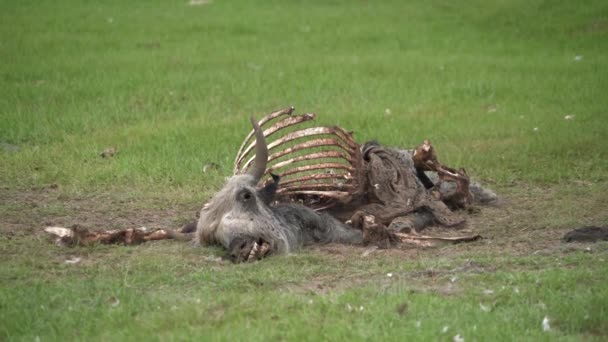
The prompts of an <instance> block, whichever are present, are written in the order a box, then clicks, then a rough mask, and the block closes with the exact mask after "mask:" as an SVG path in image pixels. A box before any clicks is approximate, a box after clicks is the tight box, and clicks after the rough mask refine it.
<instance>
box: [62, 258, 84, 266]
mask: <svg viewBox="0 0 608 342" xmlns="http://www.w3.org/2000/svg"><path fill="white" fill-rule="evenodd" d="M81 260H82V258H79V257H73V258H71V259H68V260H66V261H65V263H66V264H71V265H74V264H77V263H79V262H80V261H81Z"/></svg>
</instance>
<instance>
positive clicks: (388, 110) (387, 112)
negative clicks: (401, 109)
mask: <svg viewBox="0 0 608 342" xmlns="http://www.w3.org/2000/svg"><path fill="white" fill-rule="evenodd" d="M392 113H393V112H391V109H390V108H386V109H385V110H384V115H391V114H392Z"/></svg>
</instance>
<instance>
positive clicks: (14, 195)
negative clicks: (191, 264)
mask: <svg viewBox="0 0 608 342" xmlns="http://www.w3.org/2000/svg"><path fill="white" fill-rule="evenodd" d="M0 198H2V202H1V203H0V213H1V214H2V215H1V219H0V234H6V235H8V236H23V235H29V234H33V233H41V232H42V229H43V228H44V227H45V226H63V227H70V226H72V225H75V224H78V225H80V226H82V227H86V228H88V229H91V230H101V229H120V228H136V227H142V226H145V227H147V228H152V229H155V228H180V227H181V226H182V225H183V224H185V223H187V222H189V221H191V220H192V219H194V217H195V215H196V211H197V210H199V209H200V208H198V209H197V208H195V207H194V206H192V205H186V204H184V205H180V204H175V203H173V202H171V201H167V202H166V204H163V203H158V201H162V199H154V200H152V201H156V203H154V204H153V205H150V202H151V200H146V201H145V202H144V201H139V200H137V199H134V198H129V197H125V196H120V195H117V194H112V193H101V194H87V195H69V194H66V193H64V192H62V191H61V190H60V189H59V188H58V187H57V186H49V187H44V188H36V189H29V190H27V191H15V190H8V189H0ZM159 207H161V208H159Z"/></svg>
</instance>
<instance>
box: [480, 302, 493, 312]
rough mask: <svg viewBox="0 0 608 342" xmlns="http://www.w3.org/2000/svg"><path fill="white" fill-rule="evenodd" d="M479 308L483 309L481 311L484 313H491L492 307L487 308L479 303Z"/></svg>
mask: <svg viewBox="0 0 608 342" xmlns="http://www.w3.org/2000/svg"><path fill="white" fill-rule="evenodd" d="M479 308H480V309H481V311H483V312H490V307H489V306H485V305H483V304H481V303H479Z"/></svg>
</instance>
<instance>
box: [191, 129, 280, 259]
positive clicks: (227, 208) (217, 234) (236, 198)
mask: <svg viewBox="0 0 608 342" xmlns="http://www.w3.org/2000/svg"><path fill="white" fill-rule="evenodd" d="M251 124H252V125H253V129H254V132H255V139H256V156H255V160H254V163H253V165H252V167H251V168H250V169H249V171H248V172H247V173H246V174H242V175H235V176H232V177H231V178H229V179H228V181H227V182H226V184H225V185H224V187H223V188H222V189H221V190H220V191H219V192H218V193H217V194H215V196H213V198H212V199H211V201H210V202H209V204H208V206H206V207H205V208H203V210H202V211H201V215H200V219H199V222H198V226H197V234H196V239H197V242H199V243H221V244H223V245H225V246H226V245H227V244H229V243H230V240H231V239H232V238H234V237H235V236H234V233H233V229H232V228H231V227H228V228H227V227H225V226H226V225H227V224H226V222H232V224H231V225H233V226H237V225H241V227H240V230H242V231H247V226H248V225H251V224H252V223H251V222H254V221H256V222H259V221H264V218H268V216H269V208H268V205H269V204H270V203H271V202H272V201H273V199H274V194H275V192H276V189H277V186H278V182H279V177H278V176H276V175H272V177H273V180H274V182H273V183H270V184H269V185H267V186H265V187H264V188H262V189H258V188H257V185H258V183H259V182H260V180H261V178H262V176H263V175H264V173H265V171H266V166H267V162H268V147H267V145H266V139H265V138H264V133H263V131H262V129H261V128H260V126H259V124H258V123H257V121H256V120H255V119H253V118H251ZM226 247H227V246H226Z"/></svg>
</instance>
